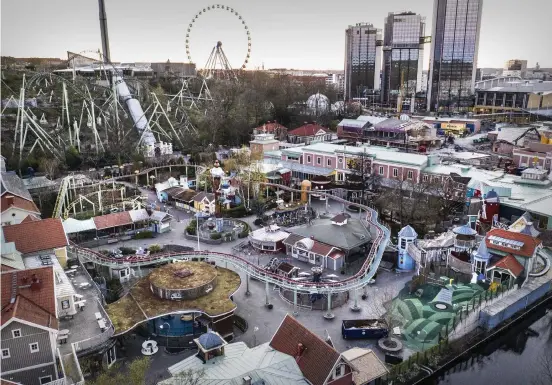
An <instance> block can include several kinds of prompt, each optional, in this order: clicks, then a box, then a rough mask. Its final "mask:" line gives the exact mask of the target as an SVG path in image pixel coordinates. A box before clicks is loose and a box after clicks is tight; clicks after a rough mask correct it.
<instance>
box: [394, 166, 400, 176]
mask: <svg viewBox="0 0 552 385" xmlns="http://www.w3.org/2000/svg"><path fill="white" fill-rule="evenodd" d="M393 176H394V177H395V178H396V177H398V176H399V169H398V168H394V169H393Z"/></svg>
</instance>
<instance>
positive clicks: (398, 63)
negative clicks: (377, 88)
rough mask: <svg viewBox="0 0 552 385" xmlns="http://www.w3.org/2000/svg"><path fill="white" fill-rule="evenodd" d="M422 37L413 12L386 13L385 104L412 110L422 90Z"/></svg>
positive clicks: (421, 26)
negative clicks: (414, 100) (417, 95)
mask: <svg viewBox="0 0 552 385" xmlns="http://www.w3.org/2000/svg"><path fill="white" fill-rule="evenodd" d="M424 34H425V22H424V19H423V18H422V16H420V15H417V14H415V13H414V12H400V13H389V15H388V16H387V17H386V18H385V27H384V39H383V68H382V83H381V101H382V103H383V104H384V105H388V106H390V107H397V109H399V108H400V111H402V110H410V111H412V110H413V108H412V106H413V105H414V103H413V99H414V97H415V96H416V92H420V91H421V90H422V87H421V85H422V67H423V58H424V55H423V53H424V51H423V48H424V45H423V37H424ZM420 43H422V44H420ZM399 99H400V100H399ZM399 102H400V103H399ZM399 104H400V106H399Z"/></svg>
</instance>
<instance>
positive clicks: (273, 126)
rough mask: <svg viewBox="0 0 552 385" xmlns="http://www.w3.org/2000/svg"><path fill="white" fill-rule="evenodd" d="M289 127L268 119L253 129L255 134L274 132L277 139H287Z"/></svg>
mask: <svg viewBox="0 0 552 385" xmlns="http://www.w3.org/2000/svg"><path fill="white" fill-rule="evenodd" d="M287 133H288V129H287V127H284V126H282V125H281V124H280V123H278V122H271V121H268V122H266V123H265V124H263V125H262V126H259V127H256V128H254V129H253V135H259V134H273V135H274V137H275V138H276V139H277V140H285V139H286V137H287Z"/></svg>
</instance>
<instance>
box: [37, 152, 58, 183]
mask: <svg viewBox="0 0 552 385" xmlns="http://www.w3.org/2000/svg"><path fill="white" fill-rule="evenodd" d="M39 165H40V168H41V169H42V170H43V171H44V172H45V173H46V175H47V176H49V177H50V179H55V178H56V175H57V173H58V171H59V160H57V159H56V158H54V157H51V158H41V159H40V163H39Z"/></svg>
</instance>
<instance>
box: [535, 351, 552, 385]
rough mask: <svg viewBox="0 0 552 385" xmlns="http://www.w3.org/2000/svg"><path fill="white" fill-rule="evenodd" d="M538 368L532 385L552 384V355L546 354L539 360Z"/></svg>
mask: <svg viewBox="0 0 552 385" xmlns="http://www.w3.org/2000/svg"><path fill="white" fill-rule="evenodd" d="M537 365H538V368H537V369H536V370H535V372H537V373H535V374H534V375H533V378H532V381H531V383H532V384H533V385H549V384H552V353H545V354H543V355H542V356H540V357H539V358H538V364H537Z"/></svg>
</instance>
